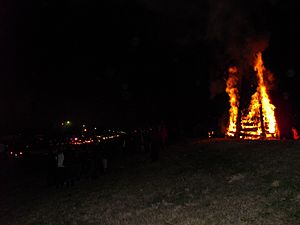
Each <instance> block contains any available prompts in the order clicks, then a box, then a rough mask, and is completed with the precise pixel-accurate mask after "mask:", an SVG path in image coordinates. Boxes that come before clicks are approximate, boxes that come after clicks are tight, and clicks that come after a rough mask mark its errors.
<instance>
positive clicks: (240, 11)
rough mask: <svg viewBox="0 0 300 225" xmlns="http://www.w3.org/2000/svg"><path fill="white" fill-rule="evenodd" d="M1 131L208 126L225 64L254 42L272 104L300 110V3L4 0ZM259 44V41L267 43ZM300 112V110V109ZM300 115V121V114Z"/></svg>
mask: <svg viewBox="0 0 300 225" xmlns="http://www.w3.org/2000/svg"><path fill="white" fill-rule="evenodd" d="M0 7H1V11H0V13H1V20H0V21H1V28H0V29H1V30H0V35H1V52H0V56H1V68H0V72H1V74H0V76H1V82H0V85H1V89H0V90H1V91H0V93H1V94H0V102H1V110H0V130H1V132H4V133H5V132H11V131H19V130H22V129H29V128H32V129H37V130H39V129H46V128H51V127H53V126H55V125H56V124H59V123H60V122H61V121H63V120H72V121H75V123H90V124H95V125H98V126H100V127H101V126H102V127H128V126H131V125H132V126H137V125H145V124H151V123H154V122H155V121H159V120H161V119H163V120H165V121H166V122H167V123H168V124H169V125H171V126H174V127H184V128H191V129H194V128H195V127H200V128H199V129H206V128H209V127H210V126H211V124H210V123H212V122H211V121H210V120H211V118H213V117H218V116H219V115H221V114H222V113H224V112H225V111H226V110H227V109H226V107H229V106H228V105H226V101H225V104H224V99H225V100H226V96H225V93H224V88H223V87H222V85H221V87H222V88H221V87H220V88H219V89H218V88H217V89H216V90H214V91H213V93H212V90H211V88H210V86H211V84H212V83H214V82H217V81H222V80H223V81H224V78H225V75H224V72H225V71H226V69H227V67H228V65H230V64H231V63H232V62H238V63H240V61H243V60H242V59H245V58H247V57H248V56H249V55H251V54H252V53H253V52H252V51H256V50H257V48H261V49H263V50H264V55H263V56H264V59H265V62H266V67H267V68H268V69H270V70H271V71H272V72H273V73H274V76H275V84H276V85H275V87H274V90H272V93H273V94H272V96H273V98H276V99H275V100H274V102H276V103H278V104H279V105H280V106H279V108H280V107H281V105H283V103H282V102H284V100H282V101H281V99H283V98H282V96H283V93H288V94H289V98H288V101H286V102H288V103H287V105H290V106H291V113H292V114H297V113H298V111H299V104H300V100H299V99H298V96H299V93H298V92H299V91H300V89H299V88H298V87H297V86H298V84H299V80H300V77H299V76H300V74H299V68H298V67H299V63H298V60H299V50H300V49H299V40H300V38H299V32H298V29H299V27H300V26H299V25H300V20H299V14H300V10H299V7H298V6H296V1H291V0H289V1H286V0H285V1H283V0H282V1H280V0H264V1H259V0H255V1H237V0H229V1H224V0H223V1H222V0H211V1H208V0H198V1H194V0H188V1H186V0H185V1H184V0H167V1H161V0H136V1H130V0H129V1H120V0H111V1H82V0H74V1H63V0H60V1H58V0H52V1H49V0H43V1H32V0H29V1H8V0H6V2H2V3H1V6H0ZM261 43H262V44H261ZM299 117H300V114H299ZM298 120H300V119H298Z"/></svg>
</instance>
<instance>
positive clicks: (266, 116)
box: [226, 52, 279, 140]
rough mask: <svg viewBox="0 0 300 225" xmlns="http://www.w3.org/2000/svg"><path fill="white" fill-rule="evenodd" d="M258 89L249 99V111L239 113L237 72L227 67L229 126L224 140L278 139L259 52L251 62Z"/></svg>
mask: <svg viewBox="0 0 300 225" xmlns="http://www.w3.org/2000/svg"><path fill="white" fill-rule="evenodd" d="M254 71H255V72H256V78H257V88H256V92H255V93H254V94H253V95H252V97H251V101H250V105H249V107H248V109H240V107H239V106H240V95H239V82H240V81H239V78H238V77H239V76H238V75H239V70H238V68H237V67H235V66H234V67H230V68H229V70H228V73H229V76H228V79H227V82H226V92H227V94H228V95H229V103H230V110H229V125H228V128H227V132H226V136H227V137H236V138H241V139H250V140H257V139H277V138H279V130H278V126H277V122H276V118H275V106H274V105H273V104H272V103H271V100H270V97H269V95H268V87H267V85H266V82H265V80H264V77H266V76H268V73H266V68H265V67H264V64H263V60H262V54H261V52H258V53H257V55H256V58H255V62H254Z"/></svg>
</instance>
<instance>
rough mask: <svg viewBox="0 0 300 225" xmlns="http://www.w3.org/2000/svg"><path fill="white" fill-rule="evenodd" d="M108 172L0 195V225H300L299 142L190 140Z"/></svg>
mask: <svg viewBox="0 0 300 225" xmlns="http://www.w3.org/2000/svg"><path fill="white" fill-rule="evenodd" d="M112 168H113V169H112V170H111V171H110V172H109V174H106V175H103V176H102V177H99V178H98V179H96V180H87V179H85V180H81V181H80V182H79V183H78V184H77V185H76V186H75V187H72V188H69V189H67V188H64V189H55V188H49V187H48V188H46V187H43V186H42V185H40V182H39V181H35V182H36V184H35V185H31V183H30V182H29V181H28V184H26V185H25V186H24V187H23V186H22V185H21V186H16V187H14V188H13V189H10V190H8V189H5V190H4V191H3V193H1V195H2V196H1V198H2V199H1V201H0V207H1V209H2V213H0V224H1V225H6V224H7V225H8V224H15V225H21V224H22V225H35V224H40V225H50V224H53V225H61V224H66V225H67V224H68V225H69V224H70V225H75V224H78V225H96V224H101V225H102V224H103V225H105V224H120V225H121V224H124V225H126V224H137V225H138V224H139V225H141V224H145V225H148V224H153V225H159V224H166V225H167V224H183V225H184V224H191V225H192V224H193V225H194V224H199V225H200V224H234V225H238V224H245V225H246V224H247V225H248V224H257V225H258V224H260V225H261V224H270V225H277V224H284V225H293V224H300V142H295V141H255V142H252V141H226V140H201V141H197V140H190V141H187V142H185V143H182V144H177V145H172V146H169V147H168V148H167V149H165V150H164V151H162V152H161V157H160V160H159V161H158V162H156V163H151V162H150V160H149V159H148V157H145V155H140V156H137V157H135V158H134V159H127V160H123V161H120V162H114V164H113V165H112ZM7 182H8V181H7ZM18 187H19V188H18ZM0 211H1V210H0Z"/></svg>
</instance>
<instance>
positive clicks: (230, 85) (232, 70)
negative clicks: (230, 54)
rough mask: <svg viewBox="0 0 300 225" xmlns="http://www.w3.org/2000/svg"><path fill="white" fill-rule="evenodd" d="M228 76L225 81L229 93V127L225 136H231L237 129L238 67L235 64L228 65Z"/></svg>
mask: <svg viewBox="0 0 300 225" xmlns="http://www.w3.org/2000/svg"><path fill="white" fill-rule="evenodd" d="M228 72H229V77H228V79H227V81H226V92H227V94H228V95H229V98H230V99H229V103H230V109H229V127H228V129H227V133H226V135H227V136H231V137H233V136H234V135H235V133H236V131H237V116H238V107H239V95H238V88H237V84H238V77H237V74H238V69H237V67H236V66H233V67H229V69H228Z"/></svg>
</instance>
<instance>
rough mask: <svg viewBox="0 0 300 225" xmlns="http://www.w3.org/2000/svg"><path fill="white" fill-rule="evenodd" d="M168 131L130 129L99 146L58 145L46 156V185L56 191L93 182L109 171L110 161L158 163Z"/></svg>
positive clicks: (98, 144)
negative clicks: (142, 157) (143, 158)
mask: <svg viewBox="0 0 300 225" xmlns="http://www.w3.org/2000/svg"><path fill="white" fill-rule="evenodd" d="M167 138H168V131H167V128H166V126H165V124H164V123H161V124H160V125H159V126H153V127H147V128H138V129H133V130H131V131H129V132H127V133H126V134H123V135H121V136H120V137H119V138H117V139H113V140H107V141H103V142H102V143H92V144H82V145H72V144H64V143H57V144H55V146H53V148H50V149H49V152H48V179H47V180H48V184H49V185H55V186H56V187H57V188H60V187H64V186H66V187H70V186H73V185H74V184H75V183H76V182H77V181H79V180H80V179H82V178H88V179H96V178H98V177H99V176H101V175H102V174H106V173H107V172H108V171H109V170H110V167H111V166H110V165H111V162H112V161H113V160H117V159H119V160H120V159H121V160H122V159H125V158H130V157H131V156H134V155H137V154H144V155H146V156H147V157H148V156H149V161H150V162H153V163H154V162H157V161H158V160H159V155H160V151H161V150H162V149H164V148H165V147H166V145H167Z"/></svg>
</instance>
